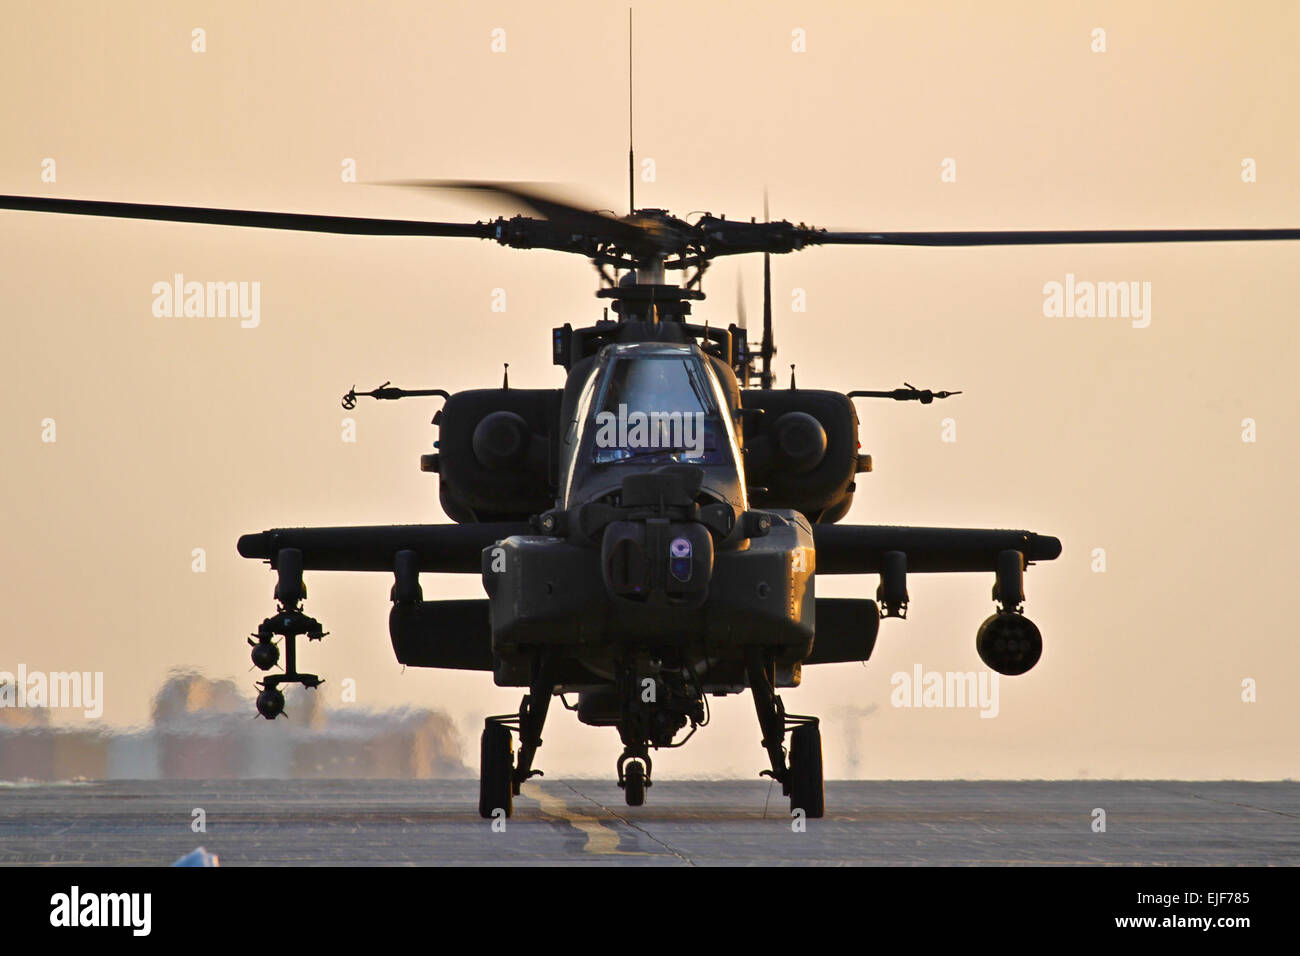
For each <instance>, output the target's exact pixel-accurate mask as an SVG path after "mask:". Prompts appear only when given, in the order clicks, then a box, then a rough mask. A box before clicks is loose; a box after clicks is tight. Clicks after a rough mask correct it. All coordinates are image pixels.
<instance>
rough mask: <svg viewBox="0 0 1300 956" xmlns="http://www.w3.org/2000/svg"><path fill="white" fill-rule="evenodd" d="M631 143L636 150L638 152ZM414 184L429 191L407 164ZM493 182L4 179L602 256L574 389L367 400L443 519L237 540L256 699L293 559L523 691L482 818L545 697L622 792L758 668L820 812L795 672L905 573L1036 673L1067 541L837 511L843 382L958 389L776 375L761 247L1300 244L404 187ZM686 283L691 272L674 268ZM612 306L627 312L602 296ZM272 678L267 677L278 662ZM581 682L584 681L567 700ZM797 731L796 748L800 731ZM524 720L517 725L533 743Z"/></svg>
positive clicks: (860, 657) (18, 204) (168, 217)
mask: <svg viewBox="0 0 1300 956" xmlns="http://www.w3.org/2000/svg"><path fill="white" fill-rule="evenodd" d="M630 165H631V152H630V150H629V167H630ZM407 185H412V184H410V183H408V184H407ZM414 185H436V186H439V187H443V188H447V187H451V188H461V189H472V190H478V191H482V192H488V193H492V194H495V195H496V196H498V197H502V198H504V199H506V200H508V201H511V202H513V203H515V204H517V205H518V206H519V207H522V208H523V209H524V210H525V211H526V213H527V214H525V213H519V214H516V215H512V216H510V217H498V218H496V219H492V220H480V221H476V222H473V223H468V222H463V223H449V222H429V221H423V220H398V219H367V218H357V217H344V216H331V215H305V214H299V213H284V212H258V211H248V210H231V209H212V208H199V207H189V206H169V205H147V204H138V203H125V202H100V201H90V200H80V199H55V198H45V197H23V196H0V208H4V209H10V210H21V211H31V212H50V213H63V214H76V215H89V216H108V217H119V218H131V219H149V220H161V221H168V222H185V223H207V224H216V225H227V226H241V227H253V228H266V229H285V230H299V231H309V232H322V233H337V234H343V235H368V236H428V237H455V238H475V239H483V240H489V241H494V242H497V243H499V244H500V245H503V246H509V247H511V248H515V249H549V250H557V251H561V252H569V253H574V254H576V255H580V256H583V257H585V258H587V259H588V260H590V261H591V262H592V263H593V264H594V266H595V267H596V271H597V273H598V275H599V277H600V287H599V289H598V291H597V292H596V295H597V296H598V297H599V298H600V299H601V300H603V301H604V302H605V303H606V307H605V309H604V312H603V314H602V316H601V318H599V319H598V320H597V321H595V322H594V323H593V324H592V325H589V326H585V327H580V328H575V327H573V326H572V325H571V324H565V325H562V326H559V327H557V328H554V329H553V330H552V332H551V338H550V348H551V356H552V360H553V362H554V364H555V365H558V366H560V367H561V368H562V369H563V371H564V373H565V381H564V384H563V386H562V387H557V388H549V389H536V388H512V387H511V386H510V384H509V380H508V377H507V378H505V379H503V381H502V384H501V386H500V387H499V388H483V389H471V390H467V391H460V392H456V393H454V394H453V393H448V392H447V391H445V390H442V389H436V388H435V389H419V390H406V389H401V388H396V387H393V386H391V385H390V384H389V383H385V384H384V385H382V386H380V387H378V388H376V389H372V390H370V391H364V392H358V391H356V390H355V387H354V388H353V389H352V390H350V391H349V392H348V393H347V394H346V395H345V396H344V398H343V404H344V407H345V408H352V407H354V406H355V404H356V402H357V400H358V398H360V397H364V396H368V397H371V398H374V399H379V400H395V399H403V398H409V397H416V396H422V397H435V398H438V399H441V400H442V405H441V408H440V409H439V410H438V412H437V414H436V415H435V416H434V419H433V423H434V425H435V426H436V427H437V428H438V440H437V441H436V442H434V447H435V450H434V451H432V452H429V453H426V454H423V455H422V456H421V458H420V468H421V470H422V471H424V472H427V473H430V474H432V475H435V476H437V480H438V494H439V500H440V502H441V505H442V508H443V510H444V511H445V512H446V514H447V516H448V517H449V518H450V519H451V521H452V523H450V524H413V525H391V526H377V527H328V528H289V527H286V528H275V529H270V530H266V531H262V532H259V533H254V534H247V535H244V536H243V537H241V538H240V539H239V542H238V551H239V554H241V555H242V556H244V557H246V558H252V559H257V560H262V561H266V562H268V563H269V564H270V566H271V568H272V569H273V570H274V571H275V573H276V584H275V589H274V592H273V598H274V601H275V603H276V607H275V611H274V613H272V614H271V615H270V616H268V617H267V618H266V619H265V620H264V621H263V622H262V623H261V624H260V625H259V626H258V627H257V629H256V631H255V632H254V633H253V634H252V636H251V637H250V638H249V639H248V642H249V643H250V644H251V645H252V659H253V663H254V664H255V665H256V666H257V667H258V668H259V669H261V670H262V671H264V672H268V673H267V676H266V677H265V678H264V680H262V681H261V683H260V684H259V694H258V697H257V710H258V712H259V713H260V714H261V715H262V716H264V717H266V718H271V719H273V718H275V717H277V716H279V715H280V714H281V713H282V712H283V710H284V703H285V701H284V694H283V691H282V689H281V688H282V687H283V686H284V685H285V684H293V683H297V684H301V685H303V686H305V687H308V688H314V687H317V686H319V685H320V683H321V678H319V677H318V676H316V675H314V674H310V673H306V672H303V671H300V670H299V669H298V658H297V650H298V646H297V640H298V638H300V637H303V636H306V638H307V639H308V640H309V641H316V640H320V639H322V638H323V637H324V636H325V633H326V632H325V631H324V629H323V627H322V625H321V624H320V622H318V621H317V620H315V619H314V618H312V617H310V616H308V615H307V613H306V611H305V610H304V609H303V601H304V600H305V598H306V587H305V584H304V580H303V575H304V572H306V571H317V570H328V571H368V572H378V573H382V574H389V575H392V579H393V584H392V588H391V592H390V596H391V600H392V608H391V611H390V613H389V622H388V623H389V634H390V637H391V640H392V646H393V650H394V653H395V655H396V658H397V660H398V661H400V662H401V663H402V664H405V665H409V666H412V667H434V668H448V669H454V670H466V671H481V672H487V673H491V674H492V676H493V679H494V681H495V683H496V684H498V685H500V686H506V687H521V688H524V689H525V694H524V696H523V699H522V701H521V703H520V705H519V709H518V711H517V712H515V713H510V714H500V715H493V716H488V717H487V718H486V719H485V723H484V728H483V732H482V737H481V740H480V746H481V751H480V788H479V812H480V813H481V814H482V815H483V816H484V817H493V816H499V815H500V814H502V813H504V814H505V815H506V816H509V815H510V814H511V812H512V809H513V798H514V796H516V795H518V794H519V792H520V786H521V784H523V783H524V782H525V781H527V780H528V779H530V778H531V777H533V776H534V775H537V774H540V773H541V771H540V770H538V769H536V768H535V767H534V761H535V758H536V755H537V752H538V748H539V747H540V746H541V743H542V730H543V726H544V724H545V721H546V719H547V714H548V711H549V709H550V706H551V703H552V700H553V698H555V697H556V696H559V697H560V699H561V701H562V703H563V704H564V706H565V707H566V708H567V709H569V710H572V711H575V712H576V714H577V718H578V720H579V721H581V722H582V723H584V724H587V725H590V726H594V727H613V728H616V729H617V731H618V733H619V735H620V737H621V739H622V742H623V747H624V749H623V752H622V754H621V756H620V757H619V758H618V762H617V765H616V774H617V779H618V784H619V786H620V787H621V788H623V790H624V793H625V798H626V801H627V803H628V804H630V805H632V806H637V805H640V804H642V803H643V802H644V801H645V798H646V790H647V788H648V787H649V786H650V785H651V783H652V780H651V771H652V766H653V765H652V760H651V755H650V751H651V750H657V749H660V748H671V747H678V746H681V745H682V744H684V743H685V742H686V741H687V740H688V739H689V738H690V737H691V736H692V735H694V733H695V732H696V731H697V730H698V729H699V728H701V727H703V726H705V725H706V724H707V723H708V715H709V707H708V698H709V697H718V696H725V695H729V694H739V693H742V692H743V691H745V690H748V691H749V692H750V694H751V696H752V698H753V704H754V708H755V712H756V714H757V718H758V724H759V728H760V733H761V743H762V747H763V748H764V749H765V751H766V753H767V758H768V762H769V765H770V766H769V768H768V769H766V770H764V771H763V773H764V774H766V775H769V776H771V777H772V778H773V779H774V780H775V781H776V782H778V783H780V785H781V787H782V790H783V792H784V793H785V794H786V795H788V796H789V798H790V806H791V809H792V812H793V811H802V812H803V813H804V814H805V815H806V816H807V817H810V818H816V817H820V816H822V815H823V812H824V797H823V785H822V750H821V731H820V725H819V721H818V719H817V718H816V717H813V716H808V715H800V714H794V713H790V712H788V711H787V710H786V709H785V706H784V704H783V703H782V700H781V697H780V696H779V694H778V693H777V691H778V690H784V689H787V688H794V687H798V686H799V685H800V683H801V680H802V677H803V669H804V668H805V667H809V666H815V665H818V664H831V663H841V662H850V661H866V660H868V659H869V658H870V657H871V653H872V650H873V648H874V645H875V642H876V638H877V634H878V631H879V626H880V620H881V618H882V617H884V618H900V619H901V618H905V617H906V616H907V610H908V577H909V575H911V574H935V573H950V572H983V573H987V574H990V575H991V576H992V579H993V590H992V599H993V602H994V608H993V610H992V613H991V614H990V616H989V617H988V618H987V619H986V620H984V622H983V623H981V624H980V625H979V627H978V630H977V632H976V640H975V644H976V651H977V652H978V654H979V656H980V658H981V660H983V661H984V663H985V664H987V665H988V666H989V667H990V668H992V669H993V670H995V671H997V672H998V673H1000V674H1005V675H1013V676H1014V675H1020V674H1024V673H1025V672H1027V671H1029V670H1030V669H1031V668H1032V667H1033V666H1034V665H1035V664H1036V663H1037V662H1038V660H1039V658H1040V656H1041V654H1042V635H1041V633H1040V631H1039V629H1038V627H1037V626H1036V625H1035V624H1033V623H1032V622H1031V621H1030V620H1029V618H1028V617H1026V616H1025V613H1024V604H1025V591H1024V573H1025V570H1026V569H1027V568H1028V567H1029V566H1031V565H1033V564H1035V563H1037V562H1040V561H1050V560H1053V559H1055V558H1057V557H1058V556H1059V555H1060V553H1061V543H1060V541H1059V540H1058V539H1057V538H1055V537H1052V536H1050V535H1045V534H1036V533H1033V532H1030V531H1020V530H997V529H974V528H924V527H906V526H882V525H845V524H840V523H839V522H840V521H841V519H843V518H844V517H845V516H846V515H847V514H848V512H849V509H850V506H851V505H852V503H853V498H854V492H855V491H856V488H857V482H858V481H859V480H860V476H862V475H863V474H864V473H868V472H870V471H871V467H872V461H871V456H870V455H868V454H864V453H862V452H861V450H860V447H859V442H858V417H857V413H856V410H855V407H854V401H855V400H856V399H859V398H877V399H891V400H894V401H915V402H920V403H922V404H928V403H931V402H934V401H938V400H943V399H946V398H949V397H951V396H952V395H955V394H957V393H955V392H945V391H932V390H929V389H919V388H915V387H913V386H910V385H906V384H905V385H904V386H903V387H901V388H895V389H886V390H861V391H849V392H847V393H840V392H836V391H829V390H824V389H809V388H803V387H797V386H796V383H795V380H794V375H793V369H792V372H791V378H790V383H789V386H788V387H786V388H779V387H777V385H776V383H775V376H774V372H773V367H772V361H773V358H774V357H775V355H776V346H775V344H774V337H773V329H772V302H771V256H773V255H780V254H787V253H793V252H796V251H799V250H803V249H808V248H810V247H814V246H826V245H853V246H881V245H890V246H896V245H909V246H995V245H1041V244H1063V243H1128V242H1218V241H1239V240H1278V239H1297V238H1300V230H1296V229H1192V230H1177V229H1130V230H1094V231H987V232H845V231H830V230H826V229H819V228H814V227H811V226H807V225H804V224H802V223H800V224H798V225H796V224H794V223H792V222H789V221H786V220H780V221H769V220H768V217H767V216H766V215H765V217H764V220H765V221H762V222H758V221H754V220H750V221H748V222H746V221H743V220H741V221H738V220H729V219H727V218H726V217H725V216H714V215H712V214H709V213H706V214H704V215H702V216H700V217H699V218H696V219H693V220H688V219H683V218H679V217H677V216H674V215H672V214H671V213H669V212H668V211H667V210H664V209H651V208H641V209H638V208H636V205H635V200H634V196H633V195H632V191H631V188H629V199H630V200H631V201H630V203H629V206H630V212H629V214H628V215H626V216H617V215H614V214H612V213H598V212H591V211H588V210H586V209H583V208H582V207H580V206H577V205H575V204H573V203H571V202H569V201H567V200H566V199H564V198H562V197H559V196H556V195H553V194H549V193H547V192H545V191H543V190H539V189H537V188H535V187H532V186H528V185H523V184H511V183H463V182H462V183H447V182H436V183H415V184H414ZM746 254H761V255H762V256H763V276H764V278H763V320H762V332H761V336H760V337H759V339H758V341H756V342H754V341H751V340H750V337H749V331H748V328H747V324H746V322H745V320H744V317H743V315H742V316H741V317H740V320H739V321H737V322H733V323H730V324H728V325H727V326H720V325H717V324H710V323H709V322H707V321H706V322H705V323H703V324H700V323H699V322H697V321H693V319H692V308H693V306H695V305H696V304H698V303H700V302H701V301H703V300H704V297H705V296H704V291H703V288H702V278H703V276H704V274H705V272H706V270H707V269H708V267H709V265H710V264H711V263H712V262H714V261H715V260H717V259H720V258H723V257H728V256H737V255H746ZM670 277H674V278H675V279H676V281H670ZM611 312H612V313H613V315H612V316H611V315H610V313H611ZM428 573H456V574H475V575H480V576H481V578H482V582H483V588H484V592H485V597H482V598H475V599H463V600H443V599H432V600H426V599H425V597H424V594H423V591H422V588H421V584H420V575H421V574H428ZM830 574H852V575H875V576H878V578H879V582H878V586H877V588H876V591H875V595H874V598H870V597H860V598H825V597H817V596H816V593H815V591H816V579H817V577H818V576H821V575H830ZM282 658H283V668H282V670H280V671H279V672H278V673H269V672H271V671H274V670H275V669H276V668H277V667H278V666H280V664H281V659H282ZM570 696H572V697H573V698H574V703H569V700H568V698H569V697H570ZM787 736H788V738H789V747H788V750H787V747H786V739H787ZM515 738H518V748H517V751H516V747H515Z"/></svg>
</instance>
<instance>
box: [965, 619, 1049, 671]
mask: <svg viewBox="0 0 1300 956" xmlns="http://www.w3.org/2000/svg"><path fill="white" fill-rule="evenodd" d="M975 650H976V651H977V652H978V653H979V656H980V660H982V661H983V662H984V663H985V664H987V665H988V666H989V667H991V668H993V670H995V671H997V672H998V673H999V674H1005V675H1007V676H1008V677H1015V676H1017V675H1019V674H1023V673H1025V672H1026V671H1028V670H1029V669H1030V668H1031V667H1033V666H1034V665H1035V664H1037V663H1038V659H1039V658H1040V657H1042V656H1043V635H1042V633H1041V632H1040V631H1039V630H1038V626H1037V625H1035V624H1034V622H1033V621H1031V620H1029V618H1027V617H1025V616H1024V615H1023V614H1017V613H1016V612H1015V611H998V612H996V613H994V614H993V615H992V616H990V617H989V618H988V619H987V620H985V622H984V623H983V624H981V625H980V629H979V632H978V633H977V634H976V635H975Z"/></svg>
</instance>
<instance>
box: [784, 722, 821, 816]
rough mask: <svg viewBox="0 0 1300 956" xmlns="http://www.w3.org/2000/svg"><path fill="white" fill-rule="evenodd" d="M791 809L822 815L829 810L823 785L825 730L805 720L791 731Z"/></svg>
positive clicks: (805, 814)
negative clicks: (823, 736) (805, 722)
mask: <svg viewBox="0 0 1300 956" xmlns="http://www.w3.org/2000/svg"><path fill="white" fill-rule="evenodd" d="M790 810H791V812H793V811H795V810H802V811H803V812H804V816H805V817H808V818H810V819H813V820H816V819H819V818H820V817H821V816H822V814H823V813H825V812H826V799H825V794H824V792H823V789H822V731H821V727H819V726H818V725H817V724H815V723H813V724H803V725H802V726H799V727H796V728H794V730H792V731H790Z"/></svg>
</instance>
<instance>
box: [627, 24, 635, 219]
mask: <svg viewBox="0 0 1300 956" xmlns="http://www.w3.org/2000/svg"><path fill="white" fill-rule="evenodd" d="M633 165H634V164H633V162H632V8H631V7H628V8H627V211H628V214H629V215H631V214H632V213H634V212H636V186H635V183H636V177H635V176H634V175H633V172H632V170H633Z"/></svg>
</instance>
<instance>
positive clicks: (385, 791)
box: [0, 779, 1300, 866]
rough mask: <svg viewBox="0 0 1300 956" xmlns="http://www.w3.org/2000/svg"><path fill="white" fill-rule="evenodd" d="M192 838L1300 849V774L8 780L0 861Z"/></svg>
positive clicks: (1150, 861) (156, 848)
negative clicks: (799, 779) (1254, 777)
mask: <svg viewBox="0 0 1300 956" xmlns="http://www.w3.org/2000/svg"><path fill="white" fill-rule="evenodd" d="M1098 809H1100V810H1104V811H1105V832H1095V827H1096V825H1097V824H1096V822H1095V821H1097V820H1099V819H1100V817H1099V815H1098V814H1097V813H1096V811H1097V810H1098ZM196 810H202V811H203V814H202V816H203V823H204V826H205V827H206V829H205V830H204V831H202V832H197V831H196V830H195V829H194V826H195V821H196V820H197V815H196V813H195V811H196ZM197 846H204V847H206V848H207V849H208V850H209V851H211V852H213V853H215V854H217V855H218V856H219V857H220V860H221V865H222V866H231V865H237V866H243V865H292V866H302V865H328V866H342V865H376V864H396V865H412V864H462V865H463V864H471V865H479V864H510V865H547V864H578V865H602V864H604V865H610V864H613V865H625V866H626V865H631V866H660V865H662V866H689V865H702V866H708V865H772V864H780V865H805V864H832V865H845V864H866V865H956V866H966V865H976V866H991V865H1018V864H1019V865H1023V864H1031V865H1033V864H1044V865H1052V864H1107V865H1116V864H1118V865H1133V864H1140V865H1200V864H1223V865H1238V864H1256V865H1258V864H1279V865H1292V866H1294V865H1297V864H1300V783H1293V782H1279V783H1241V782H1222V781H1220V782H1206V783H1201V782H1185V781H1105V780H1099V781H1093V780H1077V781H1038V782H1000V781H985V782H965V781H862V780H847V781H828V782H827V784H826V816H825V817H824V818H823V819H820V820H809V821H806V829H803V830H800V828H799V827H797V826H796V825H795V822H794V821H792V820H791V817H790V813H789V803H788V800H787V799H786V798H784V797H782V795H781V791H780V788H779V787H773V786H771V784H770V783H769V781H767V780H760V781H684V780H669V779H665V780H660V781H658V782H657V783H656V784H655V785H654V786H653V787H651V788H650V790H649V793H648V795H647V799H646V805H645V806H643V807H637V808H630V807H628V806H626V805H625V804H624V801H623V795H622V792H621V791H620V790H619V789H618V788H617V786H616V785H615V784H614V783H613V782H611V781H604V780H539V781H531V782H529V783H528V784H526V785H525V786H524V790H523V793H522V794H521V795H520V796H519V797H517V798H516V801H515V808H514V815H513V816H512V817H511V818H510V819H509V820H507V821H505V826H504V829H502V828H501V827H500V826H499V825H498V827H497V828H496V829H494V827H493V825H492V821H486V820H483V819H480V817H479V816H478V783H477V781H475V780H335V781H319V780H239V781H235V780H223V781H106V782H102V783H70V784H0V864H4V865H15V864H19V865H22V864H26V865H31V864H92V865H113V864H134V865H148V866H152V865H166V864H170V863H171V862H173V861H174V860H176V859H178V858H179V857H181V856H183V855H184V854H186V853H188V852H190V851H191V850H193V849H194V848H195V847H197Z"/></svg>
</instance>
